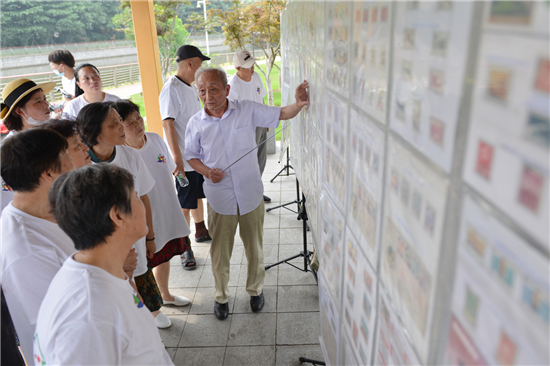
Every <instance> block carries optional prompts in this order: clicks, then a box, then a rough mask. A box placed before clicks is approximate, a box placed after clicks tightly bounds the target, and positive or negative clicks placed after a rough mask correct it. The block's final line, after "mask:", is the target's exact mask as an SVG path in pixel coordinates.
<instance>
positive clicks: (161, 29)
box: [113, 0, 190, 77]
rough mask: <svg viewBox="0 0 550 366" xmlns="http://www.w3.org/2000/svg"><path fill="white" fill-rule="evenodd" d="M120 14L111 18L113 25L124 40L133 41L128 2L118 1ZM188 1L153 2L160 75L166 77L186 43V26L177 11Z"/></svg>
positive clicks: (161, 0)
mask: <svg viewBox="0 0 550 366" xmlns="http://www.w3.org/2000/svg"><path fill="white" fill-rule="evenodd" d="M119 1H120V9H121V10H122V11H121V13H120V14H117V15H116V16H114V17H113V23H114V24H115V26H117V27H118V29H120V30H123V31H124V33H125V34H126V38H128V39H134V24H133V21H132V11H131V6H130V1H129V0H119ZM189 4H190V2H189V1H165V0H155V1H154V6H155V22H156V27H157V36H158V43H159V53H160V58H161V68H162V75H163V77H166V75H167V74H168V71H169V69H170V63H171V62H173V60H172V59H173V58H174V57H175V54H176V51H177V49H178V48H179V47H180V46H181V45H183V44H185V43H187V40H188V38H189V32H188V31H187V29H186V25H184V24H183V22H182V21H181V19H180V18H179V17H178V11H179V10H180V8H181V7H182V6H184V5H189Z"/></svg>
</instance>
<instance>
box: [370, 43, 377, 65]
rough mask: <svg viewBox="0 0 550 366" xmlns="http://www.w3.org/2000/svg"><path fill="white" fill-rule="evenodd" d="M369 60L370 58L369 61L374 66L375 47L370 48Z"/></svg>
mask: <svg viewBox="0 0 550 366" xmlns="http://www.w3.org/2000/svg"><path fill="white" fill-rule="evenodd" d="M369 60H370V61H369V62H370V64H371V65H372V66H376V49H375V48H374V47H372V48H371V49H370V59H369Z"/></svg>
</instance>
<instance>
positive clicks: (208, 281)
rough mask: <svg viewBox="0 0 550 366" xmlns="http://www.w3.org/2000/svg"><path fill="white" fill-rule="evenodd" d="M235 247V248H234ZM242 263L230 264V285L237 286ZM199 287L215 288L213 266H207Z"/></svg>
mask: <svg viewBox="0 0 550 366" xmlns="http://www.w3.org/2000/svg"><path fill="white" fill-rule="evenodd" d="M234 249H235V248H234ZM240 269H241V265H240V264H232V265H230V266H229V283H228V286H237V282H238V280H239V271H240ZM198 287H209V288H214V275H213V274H212V266H211V265H209V266H205V267H204V271H203V273H202V276H201V279H200V281H199V284H198Z"/></svg>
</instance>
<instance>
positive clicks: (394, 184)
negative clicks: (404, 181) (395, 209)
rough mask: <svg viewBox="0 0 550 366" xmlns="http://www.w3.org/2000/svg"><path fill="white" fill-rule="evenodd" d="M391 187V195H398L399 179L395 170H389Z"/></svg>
mask: <svg viewBox="0 0 550 366" xmlns="http://www.w3.org/2000/svg"><path fill="white" fill-rule="evenodd" d="M391 186H392V188H393V193H395V194H398V189H399V177H398V176H397V170H395V169H392V170H391Z"/></svg>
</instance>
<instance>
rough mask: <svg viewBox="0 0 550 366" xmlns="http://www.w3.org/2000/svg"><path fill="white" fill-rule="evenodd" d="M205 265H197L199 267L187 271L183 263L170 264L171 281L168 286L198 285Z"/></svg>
mask: <svg viewBox="0 0 550 366" xmlns="http://www.w3.org/2000/svg"><path fill="white" fill-rule="evenodd" d="M203 270H204V266H200V265H197V269H195V270H192V271H186V270H184V269H183V267H182V266H181V264H180V265H179V266H170V282H169V284H168V287H170V288H173V287H197V285H198V284H199V280H200V278H201V275H202V272H203Z"/></svg>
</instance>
